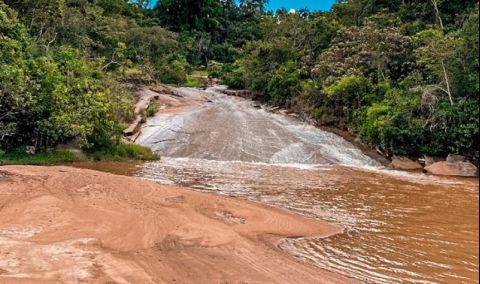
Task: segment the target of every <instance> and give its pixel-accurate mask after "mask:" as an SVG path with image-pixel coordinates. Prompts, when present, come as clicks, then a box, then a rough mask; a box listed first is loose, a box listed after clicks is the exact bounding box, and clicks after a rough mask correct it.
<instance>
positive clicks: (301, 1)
mask: <svg viewBox="0 0 480 284" xmlns="http://www.w3.org/2000/svg"><path fill="white" fill-rule="evenodd" d="M152 2H156V1H155V0H154V1H152ZM334 2H335V0H270V3H269V4H268V9H269V10H273V11H276V10H278V9H279V8H286V9H287V10H291V9H295V10H300V9H302V8H305V7H307V8H308V9H310V10H312V11H314V10H321V11H327V10H330V8H331V7H332V5H333V3H334Z"/></svg>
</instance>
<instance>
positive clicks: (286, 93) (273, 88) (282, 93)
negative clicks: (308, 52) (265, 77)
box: [267, 61, 301, 106]
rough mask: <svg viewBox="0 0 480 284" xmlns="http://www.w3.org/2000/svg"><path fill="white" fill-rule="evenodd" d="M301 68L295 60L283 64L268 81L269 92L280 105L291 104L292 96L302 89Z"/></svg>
mask: <svg viewBox="0 0 480 284" xmlns="http://www.w3.org/2000/svg"><path fill="white" fill-rule="evenodd" d="M300 85H301V80H300V70H299V69H298V67H297V65H296V64H295V63H294V62H291V61H290V62H287V63H286V64H284V65H282V66H281V67H280V68H279V69H278V71H277V73H276V74H275V75H274V76H273V77H272V79H271V80H270V81H269V82H268V87H267V92H268V93H269V94H271V95H270V96H271V100H272V102H273V103H274V104H275V105H278V106H290V104H291V103H290V101H291V98H292V97H293V96H295V95H298V94H299V93H300V91H301V86H300Z"/></svg>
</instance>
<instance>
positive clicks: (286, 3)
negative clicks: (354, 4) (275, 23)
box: [268, 0, 335, 11]
mask: <svg viewBox="0 0 480 284" xmlns="http://www.w3.org/2000/svg"><path fill="white" fill-rule="evenodd" d="M334 2H335V0H270V3H269V4H268V8H269V9H270V10H273V11H276V10H277V9H279V8H286V9H287V10H291V9H295V10H300V9H302V8H305V7H307V8H308V9H310V10H321V11H328V10H330V8H331V7H332V6H333V3H334Z"/></svg>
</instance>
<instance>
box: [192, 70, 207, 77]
mask: <svg viewBox="0 0 480 284" xmlns="http://www.w3.org/2000/svg"><path fill="white" fill-rule="evenodd" d="M191 75H192V76H194V77H208V71H207V70H194V71H193V72H192V74H191Z"/></svg>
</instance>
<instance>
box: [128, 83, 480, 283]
mask: <svg viewBox="0 0 480 284" xmlns="http://www.w3.org/2000/svg"><path fill="white" fill-rule="evenodd" d="M180 91H181V93H182V94H183V95H184V96H185V97H186V98H187V99H188V98H196V99H198V98H199V97H203V96H204V97H206V98H207V99H206V100H205V104H203V105H201V106H198V107H195V108H193V109H190V110H188V111H184V112H179V113H178V112H177V113H165V114H163V115H159V116H157V117H155V118H153V119H151V120H150V121H149V122H148V124H147V126H146V127H144V128H143V130H142V135H141V136H140V137H139V138H138V140H137V142H138V143H140V144H143V145H146V146H149V147H151V148H152V149H154V150H155V151H157V152H158V153H159V154H161V155H162V157H163V158H162V161H159V162H152V163H147V164H146V165H145V166H144V167H143V169H142V170H141V171H140V173H139V176H141V177H144V178H146V179H151V180H154V181H157V182H160V183H167V184H178V185H182V186H189V187H191V188H194V189H197V190H200V191H207V192H216V193H219V194H224V195H228V196H235V197H241V198H246V199H250V200H255V201H260V202H264V203H268V204H271V205H275V206H279V207H283V208H288V209H290V210H292V211H295V212H298V213H300V214H303V215H305V216H307V217H310V218H317V219H320V220H326V221H329V222H333V223H337V224H341V225H343V226H344V227H345V232H344V233H343V234H339V235H336V236H333V237H330V238H327V239H316V238H309V239H304V238H299V239H288V240H284V241H283V242H282V243H281V244H280V247H281V248H282V249H284V250H285V251H286V252H288V253H290V254H292V255H294V256H296V257H298V258H300V259H304V260H305V261H310V262H312V263H314V264H315V265H318V266H319V267H321V268H324V269H328V270H331V271H336V272H339V273H342V274H346V275H348V276H350V277H352V278H356V279H359V280H362V281H365V282H369V283H479V277H478V272H479V268H478V261H479V259H478V256H479V254H478V248H479V245H478V242H479V232H478V230H479V227H478V222H479V212H478V210H479V206H478V198H479V195H478V181H477V180H472V179H459V178H458V179H457V178H439V177H431V176H426V175H422V174H409V173H403V172H395V171H390V170H387V169H384V168H382V166H381V165H380V164H379V163H377V162H376V161H374V160H372V159H371V158H369V157H367V156H365V155H364V154H362V152H361V151H360V150H358V149H357V148H355V147H354V146H353V145H352V144H350V143H348V142H347V141H345V140H344V139H342V138H340V137H339V136H336V135H334V134H331V133H327V132H324V131H322V130H319V129H316V128H314V127H312V126H309V125H306V124H304V123H302V122H300V121H298V120H296V119H295V118H294V117H290V116H286V115H279V114H272V113H269V112H267V111H266V110H263V109H259V108H258V107H257V108H256V107H255V106H254V105H253V103H252V102H250V101H248V100H244V99H241V98H236V97H229V96H225V95H223V94H221V93H220V92H218V91H217V90H216V89H209V90H207V92H201V91H197V90H194V89H181V90H180Z"/></svg>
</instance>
